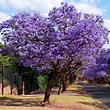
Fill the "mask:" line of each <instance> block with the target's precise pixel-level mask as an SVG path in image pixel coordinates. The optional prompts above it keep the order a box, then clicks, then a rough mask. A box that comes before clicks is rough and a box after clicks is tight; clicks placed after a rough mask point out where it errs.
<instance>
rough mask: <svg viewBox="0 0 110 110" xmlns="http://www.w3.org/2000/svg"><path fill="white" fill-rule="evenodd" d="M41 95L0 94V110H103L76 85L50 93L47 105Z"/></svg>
mask: <svg viewBox="0 0 110 110" xmlns="http://www.w3.org/2000/svg"><path fill="white" fill-rule="evenodd" d="M56 90H57V89H56ZM56 90H55V91H56ZM43 96H44V95H43V94H40V95H39V94H38V95H37V94H36V95H27V96H26V95H25V96H18V95H16V96H15V95H7V96H6V95H4V96H0V110H103V109H102V108H101V107H100V106H99V105H98V104H97V103H96V102H95V100H94V99H93V98H91V97H90V96H88V95H87V94H86V93H85V92H84V91H83V90H82V88H81V87H80V86H77V85H72V86H70V87H69V88H68V89H67V91H66V92H64V93H62V94H61V95H56V94H52V95H51V97H50V102H51V104H48V105H45V104H43V103H42V100H43Z"/></svg>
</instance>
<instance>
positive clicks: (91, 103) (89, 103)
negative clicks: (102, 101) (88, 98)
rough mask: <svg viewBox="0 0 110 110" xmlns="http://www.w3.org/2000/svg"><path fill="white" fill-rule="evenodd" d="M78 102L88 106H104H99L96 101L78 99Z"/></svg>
mask: <svg viewBox="0 0 110 110" xmlns="http://www.w3.org/2000/svg"><path fill="white" fill-rule="evenodd" d="M77 103H79V104H83V105H88V106H90V107H91V106H94V107H97V108H102V107H101V106H99V105H98V104H97V103H96V102H82V101H78V102H77Z"/></svg>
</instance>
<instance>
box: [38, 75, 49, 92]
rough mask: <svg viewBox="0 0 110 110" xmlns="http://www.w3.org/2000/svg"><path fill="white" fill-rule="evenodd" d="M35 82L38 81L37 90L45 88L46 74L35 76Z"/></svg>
mask: <svg viewBox="0 0 110 110" xmlns="http://www.w3.org/2000/svg"><path fill="white" fill-rule="evenodd" d="M37 82H38V86H39V90H45V89H46V87H47V84H48V76H47V75H42V74H40V75H39V76H38V77H37Z"/></svg>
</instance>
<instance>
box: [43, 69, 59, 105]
mask: <svg viewBox="0 0 110 110" xmlns="http://www.w3.org/2000/svg"><path fill="white" fill-rule="evenodd" d="M58 75H59V72H56V71H54V72H52V77H51V79H50V81H49V83H48V85H47V88H46V91H45V96H44V100H43V102H46V103H49V99H50V92H51V89H52V87H53V85H54V83H55V81H56V79H57V76H58Z"/></svg>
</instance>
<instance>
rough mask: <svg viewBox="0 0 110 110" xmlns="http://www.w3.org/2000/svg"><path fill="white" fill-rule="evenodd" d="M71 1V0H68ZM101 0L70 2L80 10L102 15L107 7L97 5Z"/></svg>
mask: <svg viewBox="0 0 110 110" xmlns="http://www.w3.org/2000/svg"><path fill="white" fill-rule="evenodd" d="M68 1H69V0H68ZM99 1H100V0H81V1H80V2H75V1H74V0H73V1H71V2H69V3H70V4H73V5H74V6H75V7H76V9H77V10H78V11H80V12H85V13H89V14H92V13H93V14H96V15H102V14H103V12H104V11H105V9H102V8H98V7H97V6H96V3H98V2H99Z"/></svg>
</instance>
